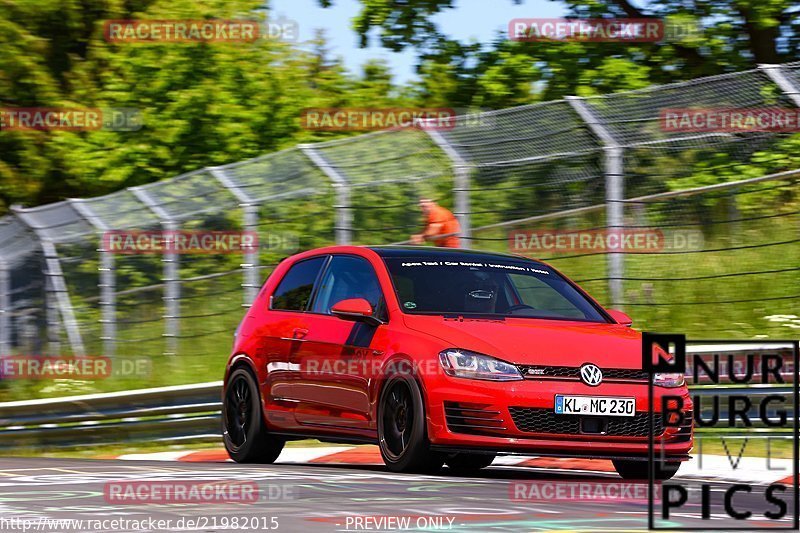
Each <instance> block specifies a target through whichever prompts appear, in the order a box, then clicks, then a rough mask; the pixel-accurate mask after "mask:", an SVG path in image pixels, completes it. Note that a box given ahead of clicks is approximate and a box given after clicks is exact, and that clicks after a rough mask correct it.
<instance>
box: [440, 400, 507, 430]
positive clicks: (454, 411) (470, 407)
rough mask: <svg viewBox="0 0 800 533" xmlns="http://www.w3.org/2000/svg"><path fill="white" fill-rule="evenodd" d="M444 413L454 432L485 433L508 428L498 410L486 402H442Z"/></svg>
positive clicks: (449, 426) (448, 426) (448, 424)
mask: <svg viewBox="0 0 800 533" xmlns="http://www.w3.org/2000/svg"><path fill="white" fill-rule="evenodd" d="M444 415H445V419H446V420H447V428H448V429H449V430H450V431H452V432H454V433H468V434H471V435H486V434H491V433H495V434H496V433H497V432H498V431H499V432H503V431H507V430H508V427H507V424H506V422H505V420H503V417H502V416H501V414H500V411H497V410H494V409H492V407H491V406H490V405H488V404H478V403H463V402H444Z"/></svg>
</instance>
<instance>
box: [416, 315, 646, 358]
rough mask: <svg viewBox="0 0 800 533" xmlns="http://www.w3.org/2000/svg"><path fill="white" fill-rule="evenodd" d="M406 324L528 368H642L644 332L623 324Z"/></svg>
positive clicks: (422, 320) (432, 320) (419, 319)
mask: <svg viewBox="0 0 800 533" xmlns="http://www.w3.org/2000/svg"><path fill="white" fill-rule="evenodd" d="M404 320H405V323H406V326H407V327H408V328H410V329H413V330H415V331H418V332H421V333H425V334H427V335H430V336H432V337H436V338H438V339H440V340H441V341H443V342H444V343H445V344H446V345H447V346H445V347H447V348H461V349H463V350H472V351H475V352H479V353H482V354H486V355H491V356H494V357H498V358H500V359H503V360H505V361H508V362H510V363H516V364H525V365H554V366H580V365H582V364H584V363H594V364H597V365H598V366H600V367H605V368H635V369H640V368H642V341H641V338H642V337H641V334H640V333H639V332H637V331H635V330H633V329H631V328H629V327H626V326H622V325H619V324H602V323H593V322H574V321H565V320H541V319H535V318H506V319H505V320H494V319H480V318H444V317H442V316H424V315H405V316H404Z"/></svg>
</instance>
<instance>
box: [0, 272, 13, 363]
mask: <svg viewBox="0 0 800 533" xmlns="http://www.w3.org/2000/svg"><path fill="white" fill-rule="evenodd" d="M4 355H11V273H10V272H9V269H8V265H7V264H6V262H5V261H3V260H0V357H1V356H4Z"/></svg>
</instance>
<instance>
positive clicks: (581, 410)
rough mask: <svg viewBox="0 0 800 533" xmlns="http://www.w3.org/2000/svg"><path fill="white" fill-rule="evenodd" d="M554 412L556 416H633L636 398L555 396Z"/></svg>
mask: <svg viewBox="0 0 800 533" xmlns="http://www.w3.org/2000/svg"><path fill="white" fill-rule="evenodd" d="M555 412H556V414H557V415H606V416H634V415H635V414H636V398H618V397H612V396H565V395H563V394H556V407H555Z"/></svg>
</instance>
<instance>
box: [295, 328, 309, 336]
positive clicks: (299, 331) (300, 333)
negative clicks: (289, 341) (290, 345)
mask: <svg viewBox="0 0 800 533" xmlns="http://www.w3.org/2000/svg"><path fill="white" fill-rule="evenodd" d="M306 335H308V330H307V329H305V328H294V329H293V330H292V338H293V339H304V338H305V337H306Z"/></svg>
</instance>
